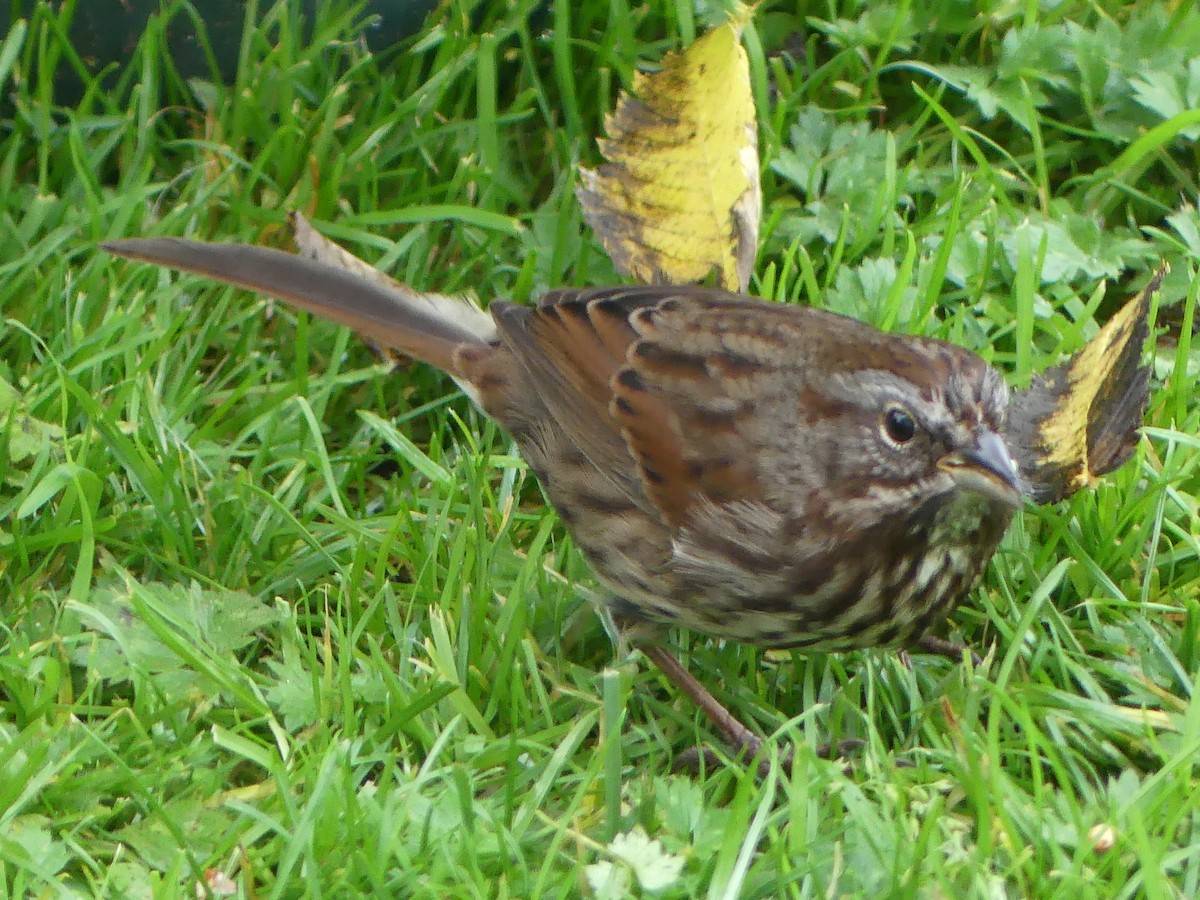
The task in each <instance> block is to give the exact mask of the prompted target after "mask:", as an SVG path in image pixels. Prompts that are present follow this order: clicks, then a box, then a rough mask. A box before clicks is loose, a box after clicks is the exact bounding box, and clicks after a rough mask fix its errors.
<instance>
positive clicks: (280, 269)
mask: <svg viewBox="0 0 1200 900" xmlns="http://www.w3.org/2000/svg"><path fill="white" fill-rule="evenodd" d="M100 246H101V247H102V248H103V249H104V250H107V251H108V252H109V253H113V254H115V255H117V256H123V257H127V258H129V259H137V260H142V261H144V262H149V263H154V264H156V265H160V266H166V267H168V268H172V269H179V270H182V271H185V272H194V273H196V274H198V275H204V276H206V277H208V278H213V279H215V280H217V281H221V282H225V283H226V284H232V285H235V286H237V287H241V288H246V289H247V290H252V291H258V292H260V293H263V294H267V295H269V296H272V297H275V298H277V299H279V300H282V301H283V302H284V303H288V304H290V305H293V306H297V307H299V308H301V309H304V310H307V311H308V312H311V313H314V314H316V315H318V316H321V317H323V318H326V319H330V320H332V321H334V322H337V323H339V324H341V325H346V326H348V327H350V328H353V329H354V330H355V331H357V332H358V333H359V334H361V335H363V336H365V337H368V338H370V339H372V340H374V341H375V342H377V343H379V344H381V345H384V346H387V347H390V348H393V349H395V350H399V351H400V352H401V353H404V354H406V355H408V356H412V357H415V358H417V359H420V360H423V361H424V362H427V363H430V364H432V365H435V366H437V367H438V368H440V369H443V370H444V371H447V372H450V373H451V374H456V373H455V372H454V353H455V351H456V350H458V349H461V348H462V347H463V345H475V346H483V345H484V344H485V343H486V338H485V336H483V335H480V334H477V333H475V332H473V331H471V330H469V329H468V328H466V327H465V326H463V325H462V324H460V323H458V322H456V321H454V320H453V319H452V318H450V317H447V316H445V315H441V314H439V312H438V308H437V306H436V305H435V304H434V303H431V302H425V299H424V298H423V297H422V296H421V295H418V294H415V293H414V294H412V295H410V294H407V293H405V292H403V291H400V290H396V289H394V288H391V287H388V286H385V285H383V284H378V283H376V282H373V281H370V280H368V279H366V278H363V277H361V276H359V275H356V274H354V273H353V272H348V271H346V270H344V269H339V268H336V267H334V266H330V265H328V264H326V263H322V262H317V261H315V260H311V259H305V258H303V257H300V256H295V255H293V254H291V253H284V252H283V251H281V250H274V249H271V248H269V247H258V246H253V245H248V244H209V243H203V242H201V241H189V240H183V239H180V238H135V239H131V240H121V241H110V242H107V243H104V244H101V245H100ZM455 302H457V301H455Z"/></svg>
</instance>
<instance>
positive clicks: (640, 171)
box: [577, 21, 762, 291]
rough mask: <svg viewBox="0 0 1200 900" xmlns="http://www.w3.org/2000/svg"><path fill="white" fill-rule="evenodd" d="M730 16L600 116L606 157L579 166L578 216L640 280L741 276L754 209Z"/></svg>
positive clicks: (745, 71)
mask: <svg viewBox="0 0 1200 900" xmlns="http://www.w3.org/2000/svg"><path fill="white" fill-rule="evenodd" d="M740 33H741V26H740V22H738V21H730V22H727V23H726V24H725V25H722V26H721V27H719V28H715V29H713V30H712V31H710V32H709V33H708V34H706V35H704V36H703V37H702V38H700V39H699V40H698V41H696V43H694V44H693V45H692V46H691V47H689V48H688V49H687V50H685V51H683V52H681V53H671V54H668V55H667V57H666V58H665V59H664V60H663V63H662V68H661V69H660V70H659V71H658V72H656V73H654V74H651V75H646V74H642V73H638V74H637V75H635V76H634V80H633V94H634V95H635V96H629V95H626V94H622V96H621V98H620V99H619V101H618V102H617V111H616V113H615V114H614V115H611V116H609V117H608V119H607V121H606V123H605V130H606V131H607V133H608V138H607V139H602V140H600V141H599V142H598V143H599V145H600V152H601V154H603V156H604V158H605V159H606V160H608V162H607V164H605V165H603V166H601V167H600V169H599V170H598V171H591V170H588V169H583V170H582V171H581V173H580V174H581V180H582V184H581V185H580V187H579V189H578V191H577V193H578V196H579V202H580V205H581V206H582V207H583V214H584V218H585V219H586V220H587V222H588V224H589V225H591V226H592V229H593V230H594V231H595V232H596V234H597V235H598V236H599V238H600V241H601V243H603V244H604V249H605V250H607V251H608V254H609V256H610V257H611V258H612V261H613V264H614V265H616V267H617V268H618V269H619V270H620V271H621V272H623V273H625V274H626V275H629V276H631V277H633V278H636V279H637V280H639V281H641V282H643V283H646V284H685V283H688V282H694V281H700V280H701V279H703V278H705V277H706V276H707V275H708V273H709V272H711V271H712V270H713V269H714V268H715V269H716V270H717V279H718V282H719V283H720V285H721V286H722V287H725V288H727V289H729V290H735V291H736V290H742V291H744V290H745V289H746V287H747V285H748V284H749V282H750V272H751V270H752V268H753V266H754V254H755V252H756V250H757V245H758V225H759V220H760V218H761V215H762V192H761V189H760V187H759V179H758V131H757V127H758V126H757V120H756V118H755V113H754V99H753V97H752V96H751V93H750V69H749V66H748V64H747V62H746V52H745V50H743V49H742V45H741V43H740V41H739V38H740Z"/></svg>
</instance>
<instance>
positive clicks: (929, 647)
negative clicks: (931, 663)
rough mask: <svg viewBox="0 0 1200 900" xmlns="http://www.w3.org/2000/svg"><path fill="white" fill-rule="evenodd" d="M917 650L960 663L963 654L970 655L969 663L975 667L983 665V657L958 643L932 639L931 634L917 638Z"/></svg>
mask: <svg viewBox="0 0 1200 900" xmlns="http://www.w3.org/2000/svg"><path fill="white" fill-rule="evenodd" d="M916 646H917V649H918V650H921V651H922V652H924V653H931V654H933V655H934V656H944V657H946V659H949V660H951V661H952V662H962V658H963V653H964V652H967V653H970V654H971V662H973V663H974V664H975V665H976V666H981V665H983V657H981V656H980V655H979V654H978V653H976V652H975V651H974V650H972V649H971V648H970V647H968V646H967V645H966V644H962V643H959V642H958V641H948V640H946V639H945V638H940V637H934V636H933V635H932V634H924V635H921V637H919V638H917V644H916Z"/></svg>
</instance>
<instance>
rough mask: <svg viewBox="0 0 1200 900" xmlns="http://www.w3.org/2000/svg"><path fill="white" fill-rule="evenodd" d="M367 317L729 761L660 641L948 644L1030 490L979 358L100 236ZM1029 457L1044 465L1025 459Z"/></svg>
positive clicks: (752, 316) (814, 313) (904, 339)
mask: <svg viewBox="0 0 1200 900" xmlns="http://www.w3.org/2000/svg"><path fill="white" fill-rule="evenodd" d="M101 247H102V248H103V249H104V250H106V251H108V252H109V253H112V254H115V255H117V256H120V257H125V258H128V259H131V260H136V261H142V262H147V263H153V264H156V265H159V266H164V267H167V268H170V269H174V270H179V271H184V272H191V273H196V274H199V275H202V276H206V277H208V278H211V279H214V280H216V281H219V282H223V283H226V284H230V285H235V286H237V287H240V288H244V289H247V290H250V291H255V292H258V293H261V294H265V295H268V296H271V297H274V298H276V299H278V300H280V301H283V302H285V303H287V304H290V305H292V306H293V307H296V308H298V309H301V310H305V311H308V312H310V313H313V314H316V315H318V316H321V317H323V318H326V319H329V320H332V321H334V322H336V323H339V324H341V325H345V326H348V327H350V328H352V329H353V330H355V331H356V332H358V333H359V334H360V335H361V336H363V337H364V338H366V339H367V340H369V341H370V342H371V343H373V344H374V345H376V346H377V347H381V348H387V349H390V350H393V351H397V352H399V353H402V354H404V355H406V356H410V357H412V358H414V359H417V360H420V361H423V362H425V363H427V364H429V365H432V366H434V367H436V368H438V369H441V370H442V371H444V372H446V373H447V374H448V375H449V376H450V377H451V378H452V379H453V380H454V381H455V382H456V383H457V384H458V385H459V386H460V387H461V388H462V390H463V391H464V392H465V393H466V394H467V396H468V397H469V398H470V399H471V400H472V401H473V402H474V403H475V404H476V405H477V406H478V407H479V408H480V409H481V410H482V411H483V412H484V413H486V414H487V415H489V416H490V417H492V418H493V419H494V420H495V421H496V422H497V423H499V424H500V425H501V426H502V427H503V428H504V429H505V430H506V431H507V432H508V434H509V435H510V436H511V437H512V439H513V440H514V442H515V443H516V445H517V446H518V448H519V450H520V452H521V455H522V456H523V458H524V459H525V461H526V462H527V464H528V465H529V467H530V469H531V470H532V471H533V473H534V474H535V475H536V476H537V478H538V480H539V481H540V482H541V484H542V486H543V489H544V491H545V493H546V496H547V497H548V499H549V500H550V502H551V504H552V505H553V506H554V508H555V509H556V511H557V513H558V515H559V516H560V518H561V519H562V522H563V524H564V526H565V527H566V529H567V530H568V531H569V532H570V534H571V535H572V537H573V539H574V541H575V543H576V544H577V545H578V547H579V549H580V550H581V552H582V554H583V556H584V557H585V558H586V560H587V562H588V563H589V565H590V566H591V568H592V570H593V571H594V573H595V575H596V577H597V579H598V580H599V582H600V583H601V584H602V585H603V587H604V588H605V601H604V602H605V605H606V610H605V611H606V613H607V614H608V615H611V617H612V620H613V621H615V622H616V623H617V624H618V626H619V627H620V628H621V630H622V633H624V634H628V635H631V636H632V639H633V640H635V641H636V642H637V643H638V645H639V646H640V647H641V648H642V649H643V651H644V652H645V654H646V655H647V656H648V657H649V658H650V659H651V660H652V661H653V662H654V663H655V664H656V665H658V667H659V668H660V669H661V670H662V671H663V672H664V674H665V675H666V676H667V678H668V679H669V680H670V681H671V682H673V683H674V684H675V685H676V686H677V687H678V688H679V689H680V690H681V691H682V692H683V693H684V694H685V695H687V696H688V697H689V698H691V699H692V700H693V701H694V702H695V703H696V704H697V705H698V707H699V708H700V709H701V711H702V712H703V713H704V714H705V715H706V716H707V717H708V719H709V720H710V722H711V723H712V724H713V725H714V726H715V727H716V728H717V729H718V731H720V732H721V734H722V735H723V736H724V737H725V739H726V740H728V741H729V742H730V743H731V744H732V745H733V746H734V748H735V749H736V750H738V751H740V752H743V753H745V754H746V756H747V757H749V758H753V757H755V756H757V755H758V754H759V753H760V752H761V750H762V747H763V741H762V739H761V738H760V737H759V736H758V735H757V734H756V733H755V732H754V731H753V730H752V729H750V728H748V727H747V726H745V725H744V724H743V723H741V722H740V721H739V720H738V719H737V717H736V716H734V715H733V714H732V713H731V712H730V711H729V710H728V709H727V708H726V707H725V706H724V705H723V704H721V703H720V702H719V701H718V700H717V699H716V698H715V697H714V696H713V695H712V694H711V693H710V692H709V691H708V690H707V689H706V688H705V687H704V685H703V684H702V683H701V682H700V681H699V680H698V679H697V678H696V677H695V676H693V675H692V674H691V673H690V672H688V671H687V669H686V668H684V667H683V666H682V664H681V663H680V662H679V661H678V660H677V659H676V658H675V657H674V656H673V655H672V654H671V653H670V652H669V651H668V650H667V649H666V647H665V646H664V635H665V634H666V633H667V632H668V631H669V629H671V628H684V629H688V630H691V631H693V632H698V633H701V634H704V635H708V636H710V637H712V638H716V639H718V640H724V641H733V642H738V643H744V644H750V645H754V646H758V647H764V648H795V649H798V650H801V651H822V652H825V651H844V650H852V649H860V648H905V647H910V646H914V645H919V644H921V643H922V642H928V643H927V646H929V647H931V648H932V649H934V650H937V649H939V648H944V646H945V645H944V642H940V641H939V640H938V639H937V638H933V637H931V636H930V635H929V631H930V629H931V628H933V627H935V626H936V625H938V624H939V623H940V622H942V621H943V620H944V619H945V618H946V617H947V616H948V615H949V614H950V612H951V611H952V610H953V609H954V607H955V605H956V604H957V603H959V602H960V601H961V600H962V598H963V597H964V596H966V595H967V594H968V593H969V592H970V591H971V590H972V588H973V587H974V586H975V585H976V583H977V582H978V581H979V579H980V577H981V575H982V573H983V572H984V570H985V568H986V566H987V564H988V562H989V560H990V559H991V558H992V556H993V555H994V553H995V551H996V548H997V546H998V544H999V542H1000V540H1001V537H1002V536H1003V534H1004V533H1005V531H1006V529H1007V528H1008V526H1009V524H1010V522H1011V521H1012V519H1013V516H1014V514H1015V512H1016V511H1017V510H1018V509H1019V508H1020V507H1021V506H1022V505H1023V504H1024V503H1025V502H1027V500H1028V499H1029V497H1030V495H1031V494H1032V493H1033V490H1034V486H1032V485H1031V484H1030V483H1029V482H1028V481H1027V480H1026V478H1025V477H1024V476H1023V475H1022V465H1021V464H1019V463H1018V461H1017V459H1015V458H1014V453H1013V445H1014V442H1023V443H1021V446H1022V448H1023V452H1024V453H1025V455H1027V456H1028V454H1029V452H1030V451H1029V450H1028V447H1027V446H1026V445H1027V444H1028V439H1027V438H1028V435H1027V432H1028V431H1029V422H1028V421H1027V420H1028V419H1029V417H1028V416H1025V417H1024V419H1025V421H1021V422H1018V423H1017V425H1018V426H1019V428H1018V430H1019V432H1020V434H1019V435H1018V438H1019V441H1018V440H1017V439H1014V438H1013V437H1012V436H1011V435H1010V423H1009V415H1010V410H1011V406H1012V403H1011V400H1010V394H1009V390H1008V388H1007V386H1006V384H1005V381H1004V379H1003V377H1002V376H1001V374H1000V373H999V372H998V371H997V370H996V369H995V368H994V367H993V366H991V365H990V364H988V363H987V362H986V361H985V360H984V359H983V358H982V357H981V356H979V355H978V354H976V353H974V352H972V351H970V350H967V349H964V348H962V347H958V346H956V345H954V344H951V343H948V342H945V341H942V340H938V339H935V338H929V337H919V336H912V335H905V334H892V333H886V332H883V331H881V330H879V329H877V328H875V327H873V326H871V325H869V324H867V323H864V322H861V321H858V320H856V319H853V318H849V317H846V316H842V315H839V314H836V313H833V312H828V311H824V310H820V309H816V308H813V307H809V306H802V305H797V304H781V303H774V302H769V301H766V300H763V299H759V298H754V297H750V296H746V295H740V294H734V293H730V292H727V291H724V290H720V289H717V288H708V287H699V286H694V285H690V286H676V285H624V286H610V287H596V288H567V289H557V290H551V291H549V292H547V293H545V294H544V295H542V296H541V297H540V298H539V300H538V301H537V303H536V305H533V306H528V305H523V304H517V303H512V302H509V301H505V300H501V299H496V300H492V301H491V302H490V303H489V305H488V308H487V309H486V310H484V309H482V308H480V307H479V306H478V305H476V304H474V303H473V302H471V301H469V300H466V299H464V298H460V297H449V296H444V295H440V294H427V293H422V292H419V291H415V290H413V289H411V288H409V287H407V286H405V285H402V284H400V283H399V282H393V281H391V280H389V279H386V278H383V277H368V275H366V274H364V273H363V272H361V271H352V270H350V269H348V268H347V267H346V266H344V265H338V264H336V263H334V262H331V261H329V260H323V259H311V258H306V257H304V256H299V255H296V254H292V253H287V252H284V251H282V250H277V249H273V248H269V247H262V246H255V245H248V244H233V243H207V242H201V241H195V240H186V239H180V238H132V239H125V240H116V241H110V242H106V243H103V244H102V245H101ZM1025 462H1026V463H1028V464H1029V465H1028V468H1029V469H1030V470H1031V471H1032V470H1033V466H1032V463H1033V462H1036V460H1026V461H1025Z"/></svg>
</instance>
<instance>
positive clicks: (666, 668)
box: [641, 644, 863, 777]
mask: <svg viewBox="0 0 1200 900" xmlns="http://www.w3.org/2000/svg"><path fill="white" fill-rule="evenodd" d="M641 649H642V652H643V653H645V654H646V656H648V657H649V658H650V660H651V661H652V662H653V663H654V664H655V665H656V666H658V668H659V670H660V671H661V672H662V673H663V674H664V675H666V676H667V678H668V679H669V680H670V682H671V683H672V684H673V685H675V687H677V688H679V690H681V691H683V693H684V694H686V695H687V696H688V698H689V699H690V700H691V701H692V702H693V703H695V704H696V705H697V706H698V707H700V711H701V712H703V713H704V715H705V716H706V717H707V718H708V721H710V722H712V723H713V725H715V726H716V728H717V730H718V731H720V732H721V734H722V736H724V738H725V740H726V741H728V742H729V743H730V744H732V745H733V747H734V749H736V750H738V751H741V752H742V753H743V754H745V758H746V759H754V758H755V757H757V756H758V755H759V753H760V751H761V750H762V745H763V739H762V738H760V737H759V736H758V735H757V734H755V733H754V732H753V731H751V730H750V729H749V728H747V727H746V726H745V725H743V724H742V723H741V722H740V721H739V720H738V719H737V717H736V716H734V714H733V713H731V712H730V711H729V710H728V709H726V708H725V706H724V705H723V704H722V703H721V701H720V700H718V699H717V698H716V697H714V696H713V695H712V694H711V693H709V691H708V688H706V687H705V686H704V685H702V684H701V683H700V682H699V681H697V680H696V678H695V676H693V675H692V673H691V672H689V671H688V670H687V669H685V668H684V667H683V664H682V663H680V662H679V660H678V659H676V658H675V657H674V655H672V654H671V652H670V651H669V650H667V649H666V648H665V647H662V646H660V645H658V644H646V645H644V646H642V648H641ZM862 745H863V742H862V741H860V740H858V739H857V738H847V739H846V740H843V741H838V742H837V743H836V744H821V745H820V746H819V747H817V756H819V757H821V758H822V759H835V758H837V757H839V756H844V755H845V754H846V753H849V752H851V751H854V750H857V749H859V748H860V747H862ZM793 755H794V751H793V749H792V748H791V747H787V748H785V749H784V750H783V753H782V758H781V762H782V765H783V770H784V772H790V771H791V769H792V757H793ZM700 759H703V760H704V761H705V764H706V765H708V766H716V765H718V764H719V759H718V757H717V755H716V754H715V753H713V752H712V751H711V750H709V749H708V748H706V747H697V748H694V749H693V750H691V751H689V752H687V753H685V754H684V755H683V757H681V759H680V764H681V766H683V767H685V768H695V767H696V764H697V763H698V762H699V761H700ZM770 768H771V764H770V761H769V760H766V759H759V761H758V774H759V776H760V777H766V775H767V772H768V771H770Z"/></svg>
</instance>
